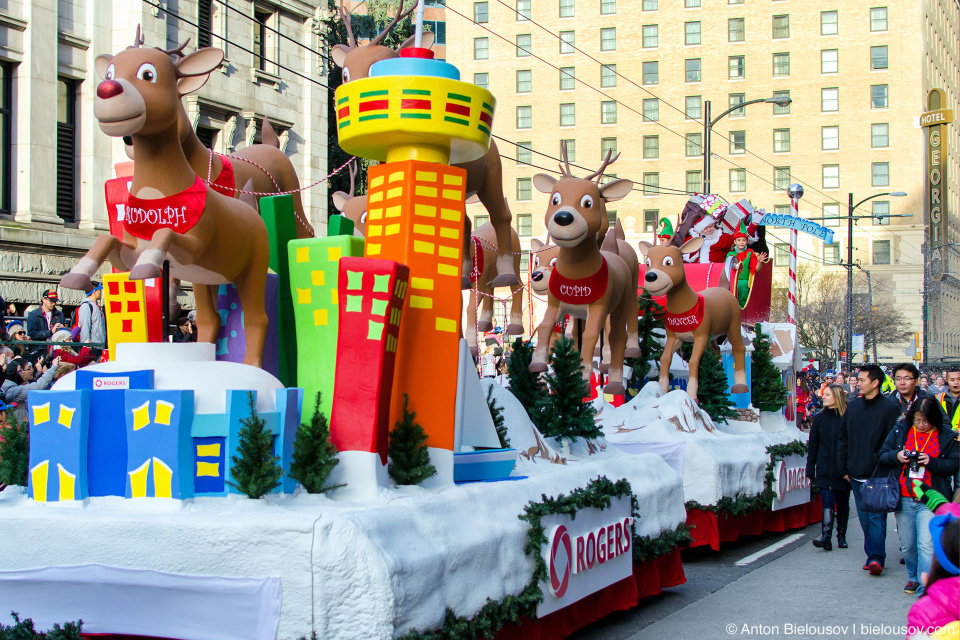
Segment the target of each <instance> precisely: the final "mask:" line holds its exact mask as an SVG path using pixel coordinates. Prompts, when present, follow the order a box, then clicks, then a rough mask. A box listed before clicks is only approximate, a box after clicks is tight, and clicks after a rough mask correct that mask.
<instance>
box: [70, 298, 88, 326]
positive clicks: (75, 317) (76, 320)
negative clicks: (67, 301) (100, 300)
mask: <svg viewBox="0 0 960 640" xmlns="http://www.w3.org/2000/svg"><path fill="white" fill-rule="evenodd" d="M85 304H93V303H92V302H90V301H89V300H84V301H83V302H81V303H80V306H79V307H77V308H76V309H74V310H73V311H72V312H71V313H70V329H71V330H73V329H75V328H77V327H79V326H80V307H82V306H83V305H85Z"/></svg>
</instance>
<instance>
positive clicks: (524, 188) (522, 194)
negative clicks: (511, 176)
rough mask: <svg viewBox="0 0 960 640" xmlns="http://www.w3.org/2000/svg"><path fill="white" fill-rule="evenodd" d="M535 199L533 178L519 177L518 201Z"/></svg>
mask: <svg viewBox="0 0 960 640" xmlns="http://www.w3.org/2000/svg"><path fill="white" fill-rule="evenodd" d="M532 199H533V179H532V178H517V201H518V202H525V201H528V200H532Z"/></svg>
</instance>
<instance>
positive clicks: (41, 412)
mask: <svg viewBox="0 0 960 640" xmlns="http://www.w3.org/2000/svg"><path fill="white" fill-rule="evenodd" d="M49 421H50V403H49V402H46V403H44V404H38V405H36V406H34V407H33V424H43V423H44V422H49Z"/></svg>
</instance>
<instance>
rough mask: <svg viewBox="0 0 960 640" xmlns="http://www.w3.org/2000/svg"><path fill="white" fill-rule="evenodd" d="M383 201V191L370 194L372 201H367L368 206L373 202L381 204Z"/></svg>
mask: <svg viewBox="0 0 960 640" xmlns="http://www.w3.org/2000/svg"><path fill="white" fill-rule="evenodd" d="M381 200H383V191H376V192H374V193H371V194H370V199H369V200H367V204H370V203H371V202H380V201H381Z"/></svg>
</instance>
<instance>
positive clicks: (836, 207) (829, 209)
mask: <svg viewBox="0 0 960 640" xmlns="http://www.w3.org/2000/svg"><path fill="white" fill-rule="evenodd" d="M823 217H824V221H823V224H824V226H827V227H839V226H840V204H839V203H837V202H832V203H828V204H825V205H823Z"/></svg>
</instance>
